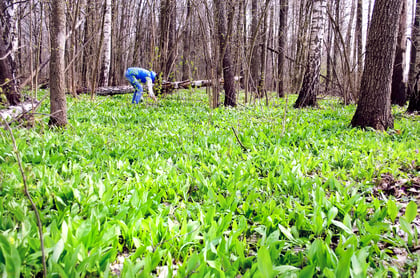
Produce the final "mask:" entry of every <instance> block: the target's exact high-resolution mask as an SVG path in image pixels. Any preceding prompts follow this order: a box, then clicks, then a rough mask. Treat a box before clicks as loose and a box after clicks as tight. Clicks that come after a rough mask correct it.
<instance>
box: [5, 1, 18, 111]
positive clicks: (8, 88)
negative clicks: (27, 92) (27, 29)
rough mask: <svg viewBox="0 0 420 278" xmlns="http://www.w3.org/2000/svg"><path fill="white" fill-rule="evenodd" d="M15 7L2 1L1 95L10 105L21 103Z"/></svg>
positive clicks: (8, 2) (11, 2)
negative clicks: (17, 76)
mask: <svg viewBox="0 0 420 278" xmlns="http://www.w3.org/2000/svg"><path fill="white" fill-rule="evenodd" d="M15 23H16V20H15V5H14V4H13V1H11V0H0V93H4V94H5V96H6V99H7V101H8V103H9V104H10V105H17V104H18V103H19V102H20V99H21V94H20V92H19V89H18V86H17V80H16V61H15V55H16V48H17V34H16V31H17V29H16V28H15Z"/></svg>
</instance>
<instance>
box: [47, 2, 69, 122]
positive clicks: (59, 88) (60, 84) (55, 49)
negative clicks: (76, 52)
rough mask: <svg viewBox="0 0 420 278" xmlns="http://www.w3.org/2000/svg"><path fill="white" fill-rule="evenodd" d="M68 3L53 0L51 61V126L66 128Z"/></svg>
mask: <svg viewBox="0 0 420 278" xmlns="http://www.w3.org/2000/svg"><path fill="white" fill-rule="evenodd" d="M65 9H66V3H65V1H64V0H52V9H51V18H50V24H51V26H50V30H51V60H50V105H51V115H50V121H49V125H51V126H60V127H64V126H66V125H67V104H66V91H65V83H66V80H65V75H64V70H65V65H64V61H65V59H64V51H65V45H66V13H65Z"/></svg>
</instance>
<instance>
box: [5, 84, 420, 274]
mask: <svg viewBox="0 0 420 278" xmlns="http://www.w3.org/2000/svg"><path fill="white" fill-rule="evenodd" d="M291 98H293V97H291ZM130 100H131V96H129V95H126V96H117V97H112V98H98V99H97V100H96V102H94V103H93V102H91V101H89V100H88V99H87V98H86V97H82V98H81V99H79V100H74V99H70V98H69V100H68V101H69V113H68V114H69V122H70V125H69V127H68V129H66V130H58V131H57V130H49V129H48V128H47V126H46V123H47V120H48V119H47V118H43V119H42V118H41V120H40V122H39V123H38V124H37V126H36V127H35V128H33V129H21V128H16V127H15V129H14V133H15V137H16V138H17V145H18V148H19V151H20V153H21V156H22V160H23V164H24V168H25V171H26V174H27V176H28V182H29V186H30V191H31V194H32V195H33V198H34V200H35V202H36V204H37V206H38V208H39V209H40V210H41V218H42V221H43V225H44V226H43V229H44V233H45V244H46V252H47V255H48V256H47V265H48V272H49V275H50V276H51V277H79V276H82V277H85V276H89V277H96V276H102V277H107V276H115V275H121V276H123V277H136V276H138V277H149V276H159V275H161V277H162V276H164V274H165V273H166V274H167V275H168V277H170V276H172V275H173V276H178V277H241V276H243V277H275V276H278V277H311V276H316V277H349V276H350V275H351V276H352V277H366V276H376V277H385V276H395V277H398V276H403V277H413V276H415V275H417V276H416V277H419V275H420V274H419V272H420V271H419V270H418V269H419V268H420V265H419V257H420V255H419V251H418V250H419V243H420V242H419V238H418V229H417V228H418V223H419V217H418V213H417V210H418V203H419V195H420V194H419V187H420V181H419V179H418V177H419V171H420V167H419V166H420V155H419V148H420V144H419V137H420V123H419V117H418V116H411V117H409V116H405V115H404V113H403V110H401V109H398V108H395V110H394V114H395V117H396V120H395V130H393V131H389V132H387V133H383V132H376V131H372V130H368V131H362V130H359V129H353V128H351V127H350V126H349V122H350V120H351V117H352V115H353V113H354V109H355V107H354V106H348V107H344V106H342V105H340V104H339V102H338V101H337V100H323V101H321V102H320V108H319V109H305V110H296V109H293V108H292V107H291V105H292V104H293V100H294V99H291V100H289V102H288V104H287V106H288V113H287V118H286V121H285V122H284V124H285V125H284V127H283V115H284V109H285V107H286V103H285V100H276V101H273V103H272V105H271V106H269V107H266V106H264V105H259V104H256V105H252V106H247V107H243V106H241V107H239V108H237V109H229V108H220V109H216V110H210V109H208V105H207V100H206V95H205V94H204V93H202V92H201V93H195V94H190V93H188V92H182V93H179V94H177V95H174V96H171V97H169V98H167V99H166V100H162V101H161V102H160V103H159V106H153V105H150V104H149V103H143V104H141V105H131V104H129V102H130ZM42 109H43V112H45V113H47V112H48V107H47V103H44V104H43V108H42ZM232 128H233V129H234V130H235V131H236V132H237V135H238V139H239V141H240V142H241V143H242V144H243V146H244V147H245V148H246V150H244V149H243V148H242V147H241V146H240V144H239V141H238V140H237V139H236V137H235V134H234V132H233V129H232ZM0 184H1V185H0V272H2V273H3V277H4V276H7V277H19V273H21V275H23V276H24V277H31V276H34V275H36V274H37V273H38V274H39V273H41V272H42V269H41V268H42V264H41V252H40V243H39V239H38V233H37V227H36V222H35V217H34V213H33V211H32V210H31V209H30V206H29V204H28V201H27V200H26V199H25V197H24V194H23V189H22V188H23V185H22V178H21V174H20V172H19V169H18V166H17V162H16V159H15V156H14V154H13V148H12V144H11V139H10V136H9V135H8V133H7V131H5V130H4V129H1V131H0ZM416 217H417V218H416ZM416 223H417V225H416Z"/></svg>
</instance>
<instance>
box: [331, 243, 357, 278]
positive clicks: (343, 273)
mask: <svg viewBox="0 0 420 278" xmlns="http://www.w3.org/2000/svg"><path fill="white" fill-rule="evenodd" d="M353 252H354V250H353V248H348V249H347V250H346V251H345V252H344V253H343V254H342V255H341V257H340V260H339V261H338V266H337V269H336V271H335V275H336V277H337V278H347V277H349V275H350V261H351V257H352V256H353Z"/></svg>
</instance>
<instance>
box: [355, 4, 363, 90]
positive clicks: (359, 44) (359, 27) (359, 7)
mask: <svg viewBox="0 0 420 278" xmlns="http://www.w3.org/2000/svg"><path fill="white" fill-rule="evenodd" d="M362 26H363V2H362V0H357V16H356V42H357V46H356V54H355V55H356V58H357V75H356V84H359V80H360V77H361V76H362V73H363V56H364V55H363V32H362ZM356 86H357V87H358V85H356Z"/></svg>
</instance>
